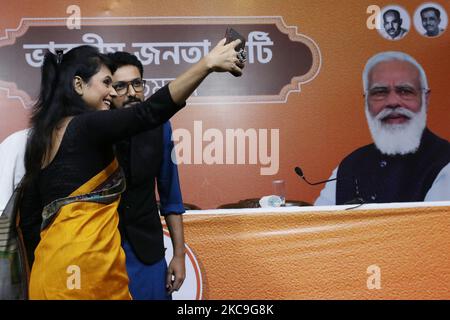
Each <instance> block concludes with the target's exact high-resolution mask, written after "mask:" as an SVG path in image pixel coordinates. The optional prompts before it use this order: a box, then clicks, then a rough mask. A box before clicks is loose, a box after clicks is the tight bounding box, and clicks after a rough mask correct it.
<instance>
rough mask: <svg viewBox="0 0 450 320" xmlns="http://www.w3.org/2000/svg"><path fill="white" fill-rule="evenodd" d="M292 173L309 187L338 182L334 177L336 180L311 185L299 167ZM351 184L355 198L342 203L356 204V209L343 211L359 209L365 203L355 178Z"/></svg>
mask: <svg viewBox="0 0 450 320" xmlns="http://www.w3.org/2000/svg"><path fill="white" fill-rule="evenodd" d="M294 171H295V173H296V174H297V175H298V176H299V177H300V178H302V179H303V180H304V181H305V182H306V183H307V184H309V185H311V186H316V185H319V184H323V183H327V182H331V181H337V180H338V178H337V177H336V178H333V179H328V180H322V181H319V182H314V183H313V182H309V181H308V180H307V179H306V177H305V175H304V174H303V171H302V169H300V167H295V168H294ZM344 179H349V178H347V177H345V178H344ZM353 183H354V185H355V198H354V199H352V200H350V201H347V202H346V203H344V204H346V205H351V204H356V205H357V206H356V207H351V208H347V209H345V210H351V209H356V208H359V207H360V206H362V205H363V204H365V203H366V202H365V201H364V199H363V198H362V197H361V195H360V193H359V185H358V179H357V178H355V177H353Z"/></svg>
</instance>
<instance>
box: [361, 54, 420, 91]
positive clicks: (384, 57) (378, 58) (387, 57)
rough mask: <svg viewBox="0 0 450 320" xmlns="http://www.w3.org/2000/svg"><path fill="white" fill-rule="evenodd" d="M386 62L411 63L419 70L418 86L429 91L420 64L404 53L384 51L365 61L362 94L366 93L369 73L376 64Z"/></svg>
mask: <svg viewBox="0 0 450 320" xmlns="http://www.w3.org/2000/svg"><path fill="white" fill-rule="evenodd" d="M386 61H407V62H409V63H411V64H412V65H414V66H415V67H416V68H417V70H419V75H420V85H421V87H422V89H424V90H429V87H428V80H427V75H426V73H425V70H424V69H423V68H422V66H421V65H420V63H418V62H417V60H416V59H414V58H413V57H411V56H410V55H409V54H406V53H404V52H400V51H385V52H380V53H378V54H376V55H374V56H373V57H371V58H370V59H369V60H368V61H367V63H366V66H365V67H364V71H363V76H362V78H363V87H364V92H367V90H368V89H369V73H370V71H371V70H372V69H373V68H374V67H375V66H376V65H377V64H379V63H381V62H386Z"/></svg>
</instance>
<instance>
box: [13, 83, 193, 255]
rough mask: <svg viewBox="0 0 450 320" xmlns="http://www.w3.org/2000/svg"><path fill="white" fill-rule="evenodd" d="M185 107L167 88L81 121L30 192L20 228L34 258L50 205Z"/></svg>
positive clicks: (75, 122)
mask: <svg viewBox="0 0 450 320" xmlns="http://www.w3.org/2000/svg"><path fill="white" fill-rule="evenodd" d="M184 106H185V103H183V104H182V105H181V106H178V105H177V104H175V103H174V102H173V100H172V97H171V96H170V92H169V89H168V86H165V87H163V88H161V89H160V90H159V91H157V92H156V93H155V94H154V95H152V96H151V97H150V98H149V99H147V100H146V101H144V102H143V103H141V104H139V105H136V106H132V107H129V108H123V109H117V110H105V111H92V112H87V113H84V114H81V115H78V116H75V117H74V118H73V119H72V120H71V121H70V122H69V124H68V125H67V128H66V131H65V133H64V136H63V138H62V141H61V145H60V147H59V149H58V151H57V153H56V155H55V157H54V159H53V160H52V162H51V163H50V164H49V165H48V166H47V167H45V168H44V169H42V170H41V172H40V173H39V177H38V179H36V182H35V183H34V184H32V185H29V186H26V187H25V189H24V193H23V198H22V202H21V210H20V216H21V219H20V225H21V229H22V232H23V236H24V240H25V245H26V247H27V251H28V253H29V258H30V259H33V252H34V249H35V247H36V246H37V244H38V242H39V233H40V224H41V222H42V217H41V213H42V209H43V207H44V206H45V205H47V204H49V203H50V202H52V201H54V200H56V199H59V198H64V197H67V196H69V195H70V194H71V193H72V192H74V191H75V190H77V189H78V188H79V187H80V186H82V185H83V184H85V183H86V182H88V181H89V180H90V179H91V178H93V177H94V176H95V175H97V174H98V173H99V172H100V171H102V170H103V169H105V168H106V167H107V166H108V165H109V164H110V163H111V161H112V160H113V159H114V152H113V145H114V144H115V143H116V142H118V141H120V140H123V139H125V138H128V137H131V136H134V135H136V134H139V133H141V132H143V131H146V130H150V129H153V128H156V127H158V126H160V125H161V124H163V123H164V122H166V121H167V120H169V119H170V118H171V117H172V116H173V115H174V114H175V113H176V112H177V111H179V110H180V109H181V108H183V107H184Z"/></svg>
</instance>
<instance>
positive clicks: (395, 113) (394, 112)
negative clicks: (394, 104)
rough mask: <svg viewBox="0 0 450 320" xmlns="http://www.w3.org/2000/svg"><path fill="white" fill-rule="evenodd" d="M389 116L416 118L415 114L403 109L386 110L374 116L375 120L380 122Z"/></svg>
mask: <svg viewBox="0 0 450 320" xmlns="http://www.w3.org/2000/svg"><path fill="white" fill-rule="evenodd" d="M390 116H405V117H408V118H409V119H412V118H414V117H415V116H416V113H415V112H413V111H411V110H408V109H406V108H403V107H398V108H386V109H384V110H383V111H381V112H380V113H379V114H377V115H376V116H375V120H378V121H382V120H383V119H385V118H387V117H390Z"/></svg>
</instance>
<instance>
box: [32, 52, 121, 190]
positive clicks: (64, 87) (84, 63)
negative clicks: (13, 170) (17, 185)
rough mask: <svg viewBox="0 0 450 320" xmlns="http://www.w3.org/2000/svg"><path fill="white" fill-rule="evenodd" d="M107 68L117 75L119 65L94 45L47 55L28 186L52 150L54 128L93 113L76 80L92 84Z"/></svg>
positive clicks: (34, 113) (36, 109) (35, 115)
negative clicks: (84, 114) (74, 82)
mask: <svg viewBox="0 0 450 320" xmlns="http://www.w3.org/2000/svg"><path fill="white" fill-rule="evenodd" d="M61 58H62V59H61ZM103 65H104V66H106V67H107V68H109V70H111V73H114V71H115V66H114V64H113V63H112V62H111V60H110V59H109V58H108V57H107V56H106V55H103V54H101V53H100V52H99V51H98V49H97V48H95V47H91V46H80V47H76V48H73V49H72V50H70V51H69V52H67V53H66V54H64V55H62V57H61V56H59V57H57V56H56V55H54V54H53V53H51V52H47V53H46V55H45V57H44V64H43V66H42V75H41V88H40V92H39V99H38V101H37V102H36V104H35V105H34V106H33V111H32V116H31V132H30V135H29V138H28V142H27V148H26V152H25V169H26V177H25V183H29V182H30V181H31V180H33V179H34V178H35V177H36V176H37V174H38V173H39V171H40V169H41V167H42V163H43V160H44V158H45V156H46V155H47V152H48V151H49V150H50V147H51V144H52V135H53V132H54V129H55V128H56V126H58V125H59V124H60V122H61V120H62V119H64V118H66V117H69V116H76V115H78V114H81V113H84V112H88V111H92V109H91V108H90V107H88V106H87V105H86V104H85V103H84V101H83V100H82V98H81V97H80V96H79V95H78V94H77V93H76V91H75V89H74V85H73V80H74V78H75V77H76V76H79V77H80V78H81V79H83V81H84V82H89V80H90V79H91V78H92V76H93V75H95V74H96V73H97V72H98V71H99V70H100V68H101V67H102V66H103Z"/></svg>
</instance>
